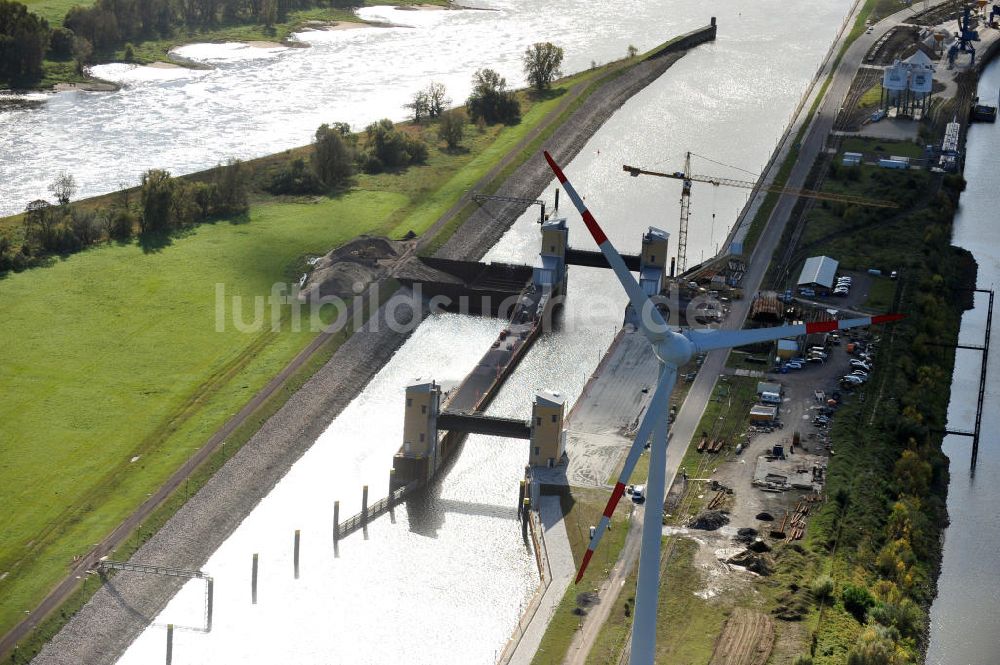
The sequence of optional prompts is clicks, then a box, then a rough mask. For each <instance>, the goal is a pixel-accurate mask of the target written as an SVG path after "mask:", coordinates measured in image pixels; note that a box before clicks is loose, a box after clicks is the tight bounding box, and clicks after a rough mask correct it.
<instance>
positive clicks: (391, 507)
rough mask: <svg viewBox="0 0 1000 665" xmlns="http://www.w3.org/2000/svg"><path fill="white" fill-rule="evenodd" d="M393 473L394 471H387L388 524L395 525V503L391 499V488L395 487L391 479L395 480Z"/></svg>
mask: <svg viewBox="0 0 1000 665" xmlns="http://www.w3.org/2000/svg"><path fill="white" fill-rule="evenodd" d="M395 473H396V470H395V469H389V523H390V524H395V523H396V501H395V500H394V499H393V496H392V495H393V490H392V488H393V487H395V486H396V484H395V483H394V482H392V481H393V479H394V478H395Z"/></svg>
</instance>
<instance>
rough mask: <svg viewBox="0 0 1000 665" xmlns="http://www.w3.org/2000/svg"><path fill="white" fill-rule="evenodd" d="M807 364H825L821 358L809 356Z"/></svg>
mask: <svg viewBox="0 0 1000 665" xmlns="http://www.w3.org/2000/svg"><path fill="white" fill-rule="evenodd" d="M806 362H807V363H815V364H817V365H822V364H823V359H822V358H820V357H819V356H809V357H808V358H806Z"/></svg>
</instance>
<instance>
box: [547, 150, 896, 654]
mask: <svg viewBox="0 0 1000 665" xmlns="http://www.w3.org/2000/svg"><path fill="white" fill-rule="evenodd" d="M545 160H546V161H547V162H548V163H549V166H550V167H551V168H552V171H553V172H554V173H555V174H556V178H558V179H559V182H560V184H562V186H563V189H565V190H566V193H567V194H568V195H569V198H570V200H571V201H573V205H575V206H576V209H577V210H578V211H579V212H580V215H581V216H582V217H583V223H584V224H586V225H587V230H588V231H590V235H592V236H593V237H594V241H595V242H596V243H597V245H598V247H600V249H601V253H602V254H604V258H605V259H607V261H608V264H609V265H610V266H611V269H612V270H614V272H615V275H617V276H618V281H620V282H621V284H622V287H624V289H625V293H626V294H628V299H629V302H630V303H631V304H632V307H633V308H635V311H636V314H638V319H639V330H640V331H641V332H642V334H643V335H645V336H646V339H648V340H649V342H650V344H652V345H653V352H654V354H655V355H656V358H657V360H659V363H660V378H659V381H658V382H657V385H656V390H655V392H654V393H653V397H652V399H651V400H650V403H649V408H648V409H647V410H646V415H645V416H643V419H642V422H641V423H640V424H639V429H638V430H637V431H636V436H635V441H634V442H633V443H632V448H631V449H630V450H629V453H628V456H627V457H626V458H625V465H624V467H623V468H622V473H621V476H620V477H619V478H618V484H617V485H615V488H614V490H613V491H612V492H611V498H610V500H609V501H608V505H607V506H606V507H605V509H604V515H603V517H601V521H600V523H599V524H598V526H597V529H595V530H594V536H593V538H591V541H590V545H589V546H588V547H587V552H586V554H584V556H583V563H582V564H581V565H580V570H579V572H578V573H577V576H576V582H577V583H579V582H580V579H581V578H582V577H583V573H584V571H586V569H587V564H588V563H590V558H591V557H592V556H593V555H594V549H595V548H596V547H597V544H598V543H599V542H600V540H601V536H603V535H604V532H605V531H606V530H607V528H608V524H609V522H610V521H611V515H612V514H613V513H614V510H615V507H616V506H617V505H618V501H619V500H620V499H621V498H622V495H623V494H624V493H625V484H626V483H627V482H628V480H629V477H630V476H631V475H632V471H633V470H634V469H635V465H636V462H638V461H639V456H640V455H641V454H642V451H643V449H644V448H645V445H646V441H647V440H649V438H650V436H651V435H652V442H651V444H650V451H649V477H648V479H647V481H646V500H647V502H648V505H649V506H651V507H652V509H653V514H652V515H650V516H648V517H647V519H646V521H645V522H644V523H643V526H642V544H641V549H640V553H639V580H638V583H637V585H636V586H637V588H636V594H635V620H634V623H633V626H632V651H631V657H630V660H629V662H630V664H631V665H653V660H654V658H655V656H656V607H657V598H658V595H659V589H660V580H659V577H660V538H661V535H662V533H663V525H662V518H661V515H662V510H663V500H664V493H665V490H666V488H665V481H666V467H667V427H668V423H667V421H668V417H667V414H668V406H669V403H670V393H671V392H672V391H673V389H674V383H675V382H676V379H677V368H678V367H680V366H681V365H683V364H685V363H686V362H688V361H689V360H691V358H692V357H693V356H694V354H696V353H702V352H705V351H712V350H715V349H729V348H733V347H735V346H743V345H744V344H753V343H756V342H765V341H770V340H776V339H781V338H782V337H792V336H798V335H806V334H810V333H817V332H830V331H833V330H843V329H846V328H857V327H860V326H868V325H872V324H877V323H888V322H890V321H898V320H899V319H902V318H903V315H901V314H884V315H882V316H872V317H865V318H858V319H844V320H841V321H821V322H817V323H805V324H801V325H794V326H777V327H774V328H757V329H754V330H707V331H705V330H697V331H696V330H683V331H681V332H676V331H673V330H671V329H670V327H669V326H668V325H667V323H666V321H664V319H663V316H662V315H661V314H660V312H659V311H658V310H657V309H656V307H655V306H654V305H653V302H652V301H651V300H650V299H649V297H648V296H647V295H646V294H645V293H643V291H642V289H641V288H640V287H639V284H638V283H637V282H636V281H635V278H634V277H633V276H632V273H631V272H629V269H628V268H627V267H626V266H625V262H624V261H623V260H622V257H621V255H620V254H619V253H618V250H616V249H615V248H614V246H613V245H612V244H611V242H610V241H609V240H608V237H607V236H606V235H604V231H602V230H601V227H600V226H598V224H597V220H596V219H594V216H593V215H592V214H591V213H590V211H589V210H588V209H587V206H586V205H584V203H583V200H582V199H581V198H580V195H579V194H577V192H576V189H574V188H573V185H572V184H571V183H570V182H569V181H568V180H567V179H566V176H565V175H564V174H563V172H562V169H561V168H559V165H558V164H556V162H555V160H554V159H552V155H550V154H549V153H548V152H547V151H546V152H545Z"/></svg>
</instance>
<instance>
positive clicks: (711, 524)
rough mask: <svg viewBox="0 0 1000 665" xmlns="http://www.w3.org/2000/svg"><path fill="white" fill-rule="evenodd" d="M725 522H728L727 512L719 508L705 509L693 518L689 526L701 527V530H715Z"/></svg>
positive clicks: (725, 523) (693, 527)
mask: <svg viewBox="0 0 1000 665" xmlns="http://www.w3.org/2000/svg"><path fill="white" fill-rule="evenodd" d="M727 524H729V515H728V514H727V513H724V512H722V511H721V510H706V511H705V512H703V513H701V514H700V515H698V516H697V517H695V518H694V521H692V522H691V524H690V527H691V528H692V529H701V530H702V531H715V530H716V529H719V528H721V527H724V526H725V525H727Z"/></svg>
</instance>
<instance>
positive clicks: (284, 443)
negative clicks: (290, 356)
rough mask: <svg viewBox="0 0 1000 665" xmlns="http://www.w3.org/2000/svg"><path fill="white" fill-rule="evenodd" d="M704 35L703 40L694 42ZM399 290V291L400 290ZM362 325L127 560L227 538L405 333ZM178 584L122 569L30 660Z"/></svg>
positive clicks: (198, 556)
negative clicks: (375, 329) (358, 330)
mask: <svg viewBox="0 0 1000 665" xmlns="http://www.w3.org/2000/svg"><path fill="white" fill-rule="evenodd" d="M702 41H703V40H702ZM679 46H680V45H678V46H677V47H675V48H678V50H677V52H670V53H665V54H663V55H661V56H660V57H657V58H655V59H653V60H649V61H646V62H643V63H640V64H638V65H636V66H635V67H633V68H631V69H629V70H627V71H626V72H624V73H622V74H620V75H615V76H612V77H611V78H610V79H609V80H608V81H606V82H605V83H604V87H603V89H602V90H600V91H598V92H596V93H595V94H593V95H591V97H590V98H589V99H588V101H587V103H586V104H585V105H584V106H582V107H580V108H578V109H577V110H576V111H575V112H574V113H573V115H571V116H570V117H569V118H568V119H567V120H566V122H565V123H563V124H562V125H561V126H560V127H559V129H557V130H556V131H555V132H554V133H553V135H552V136H551V137H550V138H549V139H548V140H546V142H545V146H544V147H545V149H547V150H549V151H550V152H551V153H552V154H553V155H554V156H555V157H556V159H558V160H561V161H562V162H564V163H565V162H568V161H569V160H570V159H572V157H573V156H575V155H576V154H577V153H579V151H580V150H581V149H582V148H583V146H584V145H585V144H586V142H587V141H588V140H589V139H590V137H591V136H592V135H593V133H594V132H595V131H596V130H597V129H598V128H599V127H600V126H601V125H602V124H604V122H605V121H606V120H607V119H608V118H610V117H611V115H612V114H613V113H614V112H615V111H616V110H617V109H618V108H619V107H621V105H622V104H624V103H625V101H627V100H628V99H629V97H631V96H632V95H634V94H636V93H637V92H639V91H640V90H642V89H643V88H644V87H645V86H647V85H648V84H649V83H651V82H652V81H653V80H655V79H656V78H657V77H658V76H660V75H661V74H662V73H663V72H664V71H666V70H667V68H669V67H670V65H671V64H673V63H674V62H675V61H676V60H677V59H679V58H680V57H681V56H682V55H683V54H684V51H683V50H680V48H679ZM551 180H552V174H551V172H550V171H549V169H548V166H547V165H546V164H545V163H544V161H542V160H541V159H537V160H536V159H532V160H528V161H527V162H526V163H525V164H522V165H521V166H520V167H519V168H518V169H517V170H516V171H515V172H514V173H513V174H512V176H511V177H510V178H508V180H507V181H506V182H505V183H504V184H503V186H502V187H501V188H500V189H499V190H498V192H497V193H498V194H501V195H509V196H518V197H528V198H535V197H537V196H538V195H540V194H541V192H542V191H543V190H544V188H545V187H546V186H547V185H548V184H549V182H551ZM525 208H526V207H525V206H518V205H516V204H515V205H512V204H491V206H490V208H489V212H487V211H486V209H485V208H484V209H480V210H479V211H477V212H476V213H475V214H473V215H472V216H471V217H470V218H469V220H468V221H466V222H465V224H464V225H463V227H462V229H460V231H459V232H458V233H456V234H455V235H454V236H453V237H452V238H451V240H450V241H449V242H448V243H447V244H446V245H445V246H444V247H443V248H442V250H441V251H440V252H439V253H438V254H439V256H443V257H447V258H457V259H466V260H477V259H479V258H481V257H482V256H483V255H484V254H485V253H486V252H487V251H488V250H489V248H490V247H492V246H493V245H494V244H495V243H496V242H497V240H499V238H500V237H501V236H502V235H503V234H504V232H506V230H507V229H508V228H509V226H510V225H511V224H512V223H513V222H514V220H516V219H517V218H518V217H519V216H520V215H521V213H523V212H524V210H525ZM399 295H408V293H407V292H406V290H405V289H404V290H401V291H400V293H399ZM385 311H386V308H385V307H383V308H382V309H381V310H379V316H380V320H381V325H379V326H378V330H379V332H372V331H371V330H370V326H365V329H363V330H362V332H361V334H355V335H354V336H353V337H351V338H350V339H349V340H348V341H347V342H345V343H344V344H343V345H342V346H341V347H340V348H339V349H338V351H337V352H336V353H335V354H334V355H333V357H332V358H331V359H330V361H329V362H327V363H326V365H324V366H323V367H322V368H321V369H320V370H319V371H318V372H317V373H316V374H315V375H314V376H313V377H312V378H311V379H310V380H309V381H308V382H306V384H305V385H304V386H303V387H302V388H301V389H300V390H299V391H298V392H297V393H296V394H295V395H294V396H293V397H292V398H291V399H290V400H289V401H288V402H287V403H286V404H285V405H284V406H283V407H282V408H281V409H280V410H279V411H278V412H277V413H276V414H275V415H274V416H272V417H271V418H270V419H269V420H268V421H267V422H266V423H265V424H264V426H263V427H262V428H261V430H260V431H259V432H257V434H255V435H254V436H253V437H252V438H251V439H250V441H249V442H247V444H246V445H245V446H243V448H242V449H241V450H240V451H239V452H238V453H237V454H236V455H234V456H233V458H232V459H230V460H229V461H228V462H227V463H226V464H225V465H224V466H223V467H222V469H220V470H219V472H217V473H216V474H215V476H214V477H213V478H212V479H211V480H210V481H209V482H208V483H207V484H206V485H205V486H204V487H203V488H202V489H201V491H199V492H198V493H197V494H196V495H195V496H194V497H192V498H191V499H190V500H189V501H188V502H187V504H185V506H184V507H183V508H181V509H180V510H179V511H178V512H177V513H176V514H175V515H174V516H173V517H172V518H171V519H170V520H169V521H168V522H167V524H166V525H165V526H164V527H163V529H161V530H160V531H159V532H158V533H157V534H156V535H155V536H154V537H153V538H151V539H150V540H149V541H148V542H147V543H146V544H145V545H143V547H142V548H141V549H140V550H139V551H138V552H137V553H136V554H135V556H134V557H133V560H134V561H136V562H141V563H144V564H149V565H162V566H169V567H172V568H186V569H198V568H200V567H201V566H203V565H204V563H205V561H207V560H208V558H209V556H211V554H212V553H213V552H214V551H215V550H216V549H217V548H218V547H219V545H221V543H222V542H223V541H224V540H225V539H226V538H228V537H229V535H230V534H231V533H232V532H233V531H234V530H235V529H236V527H237V526H238V525H239V524H240V522H242V521H243V519H244V518H245V517H246V515H248V514H249V513H250V511H252V510H253V508H254V507H255V506H256V505H257V503H258V502H260V500H261V499H263V498H264V496H266V495H267V493H268V492H269V491H270V490H271V488H272V487H274V485H275V484H276V483H277V482H278V481H279V480H280V479H281V478H282V477H283V476H284V475H285V473H287V471H288V469H289V468H290V467H291V466H292V464H294V463H295V461H296V460H298V459H299V457H301V456H302V454H303V453H304V452H305V451H306V450H308V448H309V447H310V446H311V445H312V444H313V442H314V441H315V440H316V439H317V438H318V437H319V435H320V434H321V433H322V432H323V431H324V430H325V429H326V427H327V426H328V425H329V423H330V422H331V421H332V420H333V419H334V418H336V417H337V415H338V414H339V413H340V412H341V411H342V410H343V409H344V407H346V406H347V404H348V403H350V401H351V400H352V399H354V397H355V396H356V395H358V394H359V393H360V392H361V391H362V390H363V389H364V387H365V385H367V383H368V382H369V381H370V380H371V378H372V377H373V376H374V375H375V373H376V372H377V371H378V370H379V369H381V368H382V367H383V366H384V365H385V363H386V362H388V360H389V358H390V357H392V355H393V354H394V353H395V352H396V350H397V349H398V348H399V347H400V346H401V345H402V344H403V343H404V342H405V341H406V337H407V335H406V334H403V333H395V332H393V331H391V330H390V329H389V327H388V326H387V325H385ZM183 582H184V580H182V579H177V578H164V577H160V576H151V575H139V574H136V573H128V572H122V573H118V574H117V575H115V576H114V577H113V578H111V579H110V580H109V581H108V582H107V583H106V584H105V585H104V586H103V587H102V589H101V590H100V591H98V592H97V593H96V594H94V596H93V598H92V599H91V600H90V602H88V603H87V605H85V606H84V607H83V608H82V609H81V610H80V611H79V612H78V613H77V614H76V615H75V616H74V617H73V618H72V619H71V620H70V621H69V622H68V623H67V624H66V626H65V627H64V628H63V629H62V630H61V631H60V632H59V633H58V634H57V635H56V636H55V637H54V638H53V639H52V640H51V641H50V642H49V643H48V644H47V645H46V646H45V647H44V648H43V650H42V651H41V653H39V655H38V656H37V657H36V658H35V659H34V661H33V662H34V663H36V664H38V665H79V664H80V663H86V664H87V665H104V664H109V665H110V664H111V663H114V662H115V661H116V660H117V659H118V657H119V656H120V654H121V653H122V652H124V650H125V649H126V648H127V647H128V645H129V644H131V642H132V641H133V640H134V639H135V638H136V637H137V636H138V635H139V634H140V633H141V632H142V631H143V630H144V629H145V627H146V626H147V625H148V624H149V623H150V622H151V621H152V619H153V617H155V616H156V615H157V614H158V613H159V612H160V611H161V610H162V609H163V608H164V607H165V606H166V604H167V602H168V601H169V600H170V599H171V598H172V597H173V595H174V594H175V593H176V592H177V591H178V590H179V589H180V587H181V586H182V584H183Z"/></svg>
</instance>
